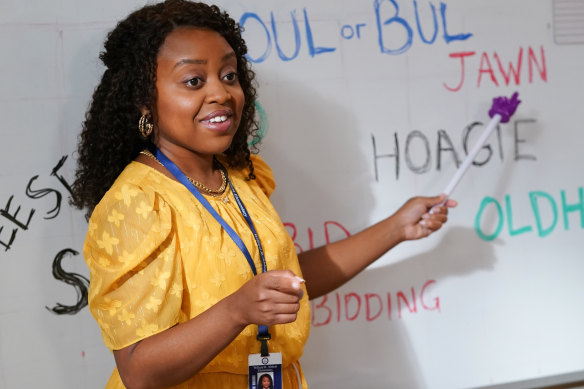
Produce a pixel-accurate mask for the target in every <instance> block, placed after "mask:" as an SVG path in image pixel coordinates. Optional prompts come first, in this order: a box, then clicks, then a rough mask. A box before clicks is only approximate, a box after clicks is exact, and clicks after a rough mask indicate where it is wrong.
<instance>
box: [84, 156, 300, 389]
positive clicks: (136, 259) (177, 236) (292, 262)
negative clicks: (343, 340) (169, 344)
mask: <svg viewBox="0 0 584 389" xmlns="http://www.w3.org/2000/svg"><path fill="white" fill-rule="evenodd" d="M252 160H253V163H254V167H255V171H254V173H255V175H256V177H257V178H256V179H255V180H251V181H246V180H245V178H246V177H247V174H248V171H247V169H243V170H237V169H235V170H234V169H228V174H229V178H230V179H231V181H232V183H233V185H234V186H235V189H236V190H237V193H238V194H239V196H240V198H241V200H242V201H243V203H244V204H245V207H246V208H247V210H248V212H249V214H250V216H251V218H252V220H253V222H254V225H255V228H256V230H257V232H258V235H259V237H260V240H261V242H262V246H263V249H264V253H265V257H266V262H267V267H268V270H278V269H289V270H291V271H293V272H294V273H295V274H297V275H300V276H301V272H300V266H299V264H298V258H297V256H296V250H295V247H294V244H293V242H292V240H291V239H290V236H289V235H288V233H287V231H286V229H285V227H284V226H283V224H282V222H281V221H280V218H279V217H278V215H277V213H276V211H275V210H274V208H273V206H272V204H271V203H270V201H269V198H268V196H269V195H270V194H271V193H272V192H273V190H274V188H275V183H274V180H273V176H272V172H271V170H270V168H269V167H268V165H267V164H266V163H265V162H264V161H263V160H262V159H261V158H260V157H258V156H252ZM226 193H227V196H228V199H229V200H230V201H229V202H227V203H225V202H223V201H222V200H221V199H219V198H217V197H212V196H207V199H208V200H209V202H210V203H211V205H212V206H213V207H214V208H215V209H216V210H217V212H218V213H219V215H221V217H223V219H224V220H225V221H226V222H227V223H229V225H230V226H231V227H232V228H233V229H234V230H235V231H236V232H237V233H238V235H239V236H240V237H241V239H242V240H243V242H244V243H245V245H246V247H247V248H248V250H249V252H250V254H251V255H252V258H253V259H254V262H255V266H256V269H258V272H261V262H260V259H259V254H258V250H257V246H256V244H255V241H254V240H253V235H252V233H251V231H250V229H249V227H248V225H247V223H246V222H245V219H244V218H243V216H242V215H241V212H240V211H239V208H238V207H237V204H236V203H235V200H234V198H233V194H232V193H231V191H230V190H229V189H228V190H227V192H226ZM83 253H84V256H85V260H86V262H87V265H88V267H89V270H90V277H91V283H90V290H89V309H90V311H91V313H92V314H93V316H94V317H95V319H96V320H97V323H98V324H99V327H100V328H101V332H102V336H103V339H104V343H105V345H106V346H107V347H108V348H109V349H110V350H117V349H121V348H124V347H126V346H128V345H130V344H133V343H136V342H137V341H139V340H141V339H144V338H146V337H148V336H150V335H153V334H156V333H159V332H161V331H164V330H166V329H168V328H170V327H172V326H174V325H176V324H180V323H183V322H185V321H188V320H189V319H191V318H193V317H195V316H197V315H198V314H200V313H202V312H203V311H205V310H206V309H208V308H210V307H211V306H213V305H214V304H215V303H217V302H218V301H219V300H221V299H223V298H224V297H226V296H228V295H230V294H232V293H233V292H235V291H236V290H237V289H239V288H240V287H241V286H242V285H243V284H244V283H245V282H247V281H248V280H250V279H251V278H252V277H253V273H252V271H251V269H250V266H249V264H248V262H247V260H246V259H245V257H244V255H243V254H242V252H241V250H240V249H239V248H238V247H237V245H236V244H235V243H234V242H233V241H232V239H231V238H230V237H229V235H228V234H227V233H226V232H225V231H224V230H223V229H222V228H221V226H220V225H219V223H218V222H217V221H216V220H215V218H214V217H213V216H211V215H210V214H209V212H208V211H207V210H206V209H205V208H204V207H203V206H202V205H201V204H200V203H199V201H198V200H197V199H196V198H195V197H194V196H193V195H192V194H191V193H190V192H189V191H188V190H187V189H186V188H185V187H184V186H183V185H182V184H180V183H179V182H177V181H174V180H171V179H169V178H168V177H166V176H165V175H163V174H161V173H160V172H158V171H157V170H155V169H153V168H151V167H149V166H146V165H144V164H142V163H139V162H132V163H130V164H129V165H128V166H127V167H126V168H125V169H124V171H123V172H122V173H121V175H120V176H119V177H118V179H117V180H116V182H115V183H114V184H113V185H112V187H111V189H110V190H109V191H108V192H107V193H106V194H105V196H104V197H103V199H102V200H101V201H100V203H99V204H98V205H97V207H96V208H95V210H94V212H93V214H92V215H91V219H90V221H89V227H88V232H87V236H86V240H85V245H84V250H83ZM304 292H305V295H304V297H303V299H302V300H301V308H300V311H299V313H298V318H297V320H296V321H295V322H293V323H289V324H284V325H276V326H273V327H270V333H271V335H272V340H271V341H270V342H269V346H270V352H281V353H282V359H283V361H282V365H283V367H282V376H283V387H284V388H291V389H295V388H298V387H299V386H301V387H302V388H306V387H307V386H306V383H305V381H304V378H303V375H302V370H301V368H300V364H299V362H298V360H299V358H300V356H301V355H302V349H303V346H304V343H305V342H306V339H307V338H308V333H309V328H310V318H309V316H310V312H309V304H308V297H307V294H306V290H304ZM256 334H257V326H255V325H250V326H248V327H247V328H245V330H244V331H243V332H241V333H240V334H239V335H238V336H237V338H236V339H235V340H234V341H233V342H232V343H231V344H229V346H227V347H226V348H225V349H224V350H223V351H222V352H221V353H220V354H219V355H217V356H216V357H215V358H214V359H213V360H212V361H211V362H210V363H209V364H208V365H207V366H206V367H205V368H204V369H203V370H201V371H200V372H199V373H198V374H197V375H195V376H194V377H192V378H191V379H190V380H188V381H187V382H185V383H183V384H181V385H179V386H177V388H212V387H215V388H247V387H248V383H247V357H248V355H249V354H252V353H258V352H259V342H258V341H257V340H256V338H255V337H256ZM202 336H205V335H204V334H202ZM299 380H300V383H301V385H299ZM123 387H124V386H123V384H122V382H121V380H120V377H119V374H118V372H117V369H116V370H114V372H113V374H112V376H111V377H110V380H109V382H108V384H107V386H106V388H123Z"/></svg>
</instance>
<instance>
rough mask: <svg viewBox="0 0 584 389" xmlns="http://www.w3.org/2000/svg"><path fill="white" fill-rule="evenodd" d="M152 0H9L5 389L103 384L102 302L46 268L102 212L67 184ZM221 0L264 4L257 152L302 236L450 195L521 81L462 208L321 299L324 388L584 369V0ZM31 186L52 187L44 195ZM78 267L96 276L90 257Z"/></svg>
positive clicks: (2, 129)
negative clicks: (128, 26) (131, 20)
mask: <svg viewBox="0 0 584 389" xmlns="http://www.w3.org/2000/svg"><path fill="white" fill-rule="evenodd" d="M141 4H142V2H138V1H130V0H124V1H113V0H109V1H101V2H89V1H86V0H82V1H72V0H63V1H59V2H52V3H51V4H47V3H46V2H42V1H32V0H31V1H27V2H16V1H7V0H1V1H0V10H2V12H0V47H2V52H3V60H2V62H0V69H1V70H2V71H1V72H0V85H2V88H0V100H1V104H0V113H1V116H0V117H2V119H3V122H2V124H3V125H2V126H0V136H1V137H2V142H3V143H2V144H3V148H2V151H3V152H2V160H1V161H2V168H1V169H0V210H1V209H3V210H4V212H0V228H2V230H0V242H2V243H1V244H2V245H1V246H0V258H1V262H2V266H3V269H2V271H1V272H0V388H16V387H19V388H32V387H38V386H41V385H43V384H44V385H45V386H46V385H47V384H49V385H48V386H50V387H60V388H78V387H84V388H100V387H103V385H104V384H105V382H106V381H107V378H108V377H109V374H110V373H111V370H112V368H113V365H114V363H113V358H112V356H111V355H110V353H109V351H107V350H106V349H105V347H104V346H103V343H102V340H101V338H100V335H99V330H98V328H97V325H96V324H95V323H94V321H93V319H92V318H91V315H90V314H89V312H88V310H87V309H86V308H85V309H83V310H81V312H79V313H77V314H74V315H61V316H58V315H55V314H53V313H51V312H49V311H48V310H47V309H46V308H45V307H54V306H55V305H56V303H61V304H64V305H74V304H75V303H76V301H77V294H76V290H75V289H74V288H73V287H72V286H70V285H67V284H65V283H63V282H60V281H57V280H56V279H55V278H53V276H52V274H51V272H52V265H53V261H54V259H55V257H56V256H57V255H58V253H60V252H62V250H65V249H71V250H75V251H77V252H80V251H81V248H82V244H83V238H84V235H85V230H86V227H87V225H86V222H85V219H84V218H83V215H82V212H80V211H77V210H73V209H72V208H71V207H70V206H69V205H68V204H67V200H66V197H67V194H68V193H67V189H66V186H65V185H64V183H63V181H64V182H69V183H70V182H71V181H72V177H73V172H74V159H75V148H76V142H77V136H78V134H79V132H80V124H81V121H82V120H83V116H84V113H85V110H86V108H87V105H88V103H89V99H90V96H91V93H92V90H93V88H94V87H95V85H96V83H97V82H98V80H99V77H100V72H101V71H102V70H103V69H102V67H101V65H100V64H99V62H98V59H97V56H98V53H99V51H100V50H101V45H102V42H103V39H104V37H105V34H106V33H107V31H109V30H110V29H111V28H113V26H115V23H116V21H117V20H119V19H120V18H123V17H124V16H125V15H127V14H128V13H129V12H130V11H132V10H133V9H135V8H137V7H139V6H140V5H141ZM219 4H221V5H222V6H223V7H224V8H226V9H227V10H228V11H229V12H230V14H231V15H232V16H233V17H234V18H235V19H236V20H240V18H242V17H243V16H246V15H247V16H246V17H245V19H241V20H242V21H243V22H244V23H243V24H244V26H245V28H246V31H245V33H244V36H245V38H246V40H247V42H248V47H249V55H250V58H251V59H252V60H253V61H254V62H255V63H254V69H255V71H256V72H257V76H258V82H259V100H258V103H259V104H260V106H261V108H262V109H263V111H264V112H265V116H266V117H265V120H263V122H262V123H263V128H264V129H265V136H264V139H263V145H262V148H261V150H262V151H261V154H262V156H263V157H264V158H265V159H266V160H267V161H268V163H269V164H270V165H271V167H272V168H273V170H274V173H275V176H276V180H277V185H278V186H277V189H276V192H275V194H274V196H273V202H274V204H275V206H276V208H277V209H278V211H279V212H280V215H281V218H282V220H283V221H284V222H285V223H287V227H288V229H289V231H290V233H291V234H292V235H294V239H295V242H296V243H297V247H298V249H299V250H307V249H309V248H310V247H314V246H318V245H322V244H324V243H326V242H327V240H328V241H332V240H336V239H340V238H343V237H344V236H346V235H347V233H349V234H353V233H356V232H357V231H359V230H361V229H362V228H364V227H366V226H368V225H370V224H371V223H373V222H376V221H379V220H381V219H383V218H384V217H386V216H388V215H390V214H391V213H392V212H394V211H395V210H396V209H397V208H398V207H399V206H400V205H401V204H402V203H403V202H404V201H405V200H406V199H407V198H409V197H411V196H414V195H418V194H420V195H434V194H437V193H439V192H440V191H441V190H443V189H444V187H445V186H446V184H447V183H448V181H449V180H450V178H451V177H452V175H453V174H454V172H455V171H456V168H457V161H458V163H460V162H461V161H462V160H463V159H464V156H465V149H464V139H465V138H464V137H465V129H467V128H471V130H470V132H469V136H468V138H467V145H468V149H470V145H472V141H473V140H476V139H477V138H478V135H479V134H480V130H481V129H482V128H483V127H484V125H485V124H486V123H487V122H488V120H489V117H488V115H487V111H488V109H489V107H490V105H491V100H492V98H493V97H496V96H510V95H511V93H513V92H514V91H518V92H519V94H520V99H521V100H522V101H523V102H522V104H521V105H520V106H519V109H518V111H517V113H516V115H515V116H514V117H513V118H512V120H511V122H510V123H508V124H502V125H501V126H500V128H499V130H498V131H496V132H495V133H494V134H493V136H492V137H491V138H490V139H489V141H488V142H487V144H488V146H489V148H490V151H489V150H486V149H485V150H483V151H481V153H479V155H478V156H477V159H476V160H475V161H476V162H477V163H478V164H480V166H472V167H471V169H470V170H469V172H468V173H467V174H466V176H465V177H464V179H463V181H462V183H461V184H460V185H459V186H458V187H457V188H456V190H455V192H454V194H453V198H455V199H457V200H458V201H459V203H460V205H459V206H458V208H456V209H454V210H452V211H451V213H450V220H449V223H448V225H447V226H446V227H445V228H444V229H443V230H442V231H440V232H439V233H437V234H434V235H433V236H431V237H430V238H428V239H425V240H422V241H418V242H408V243H405V244H402V245H400V246H398V247H397V248H395V249H394V250H392V251H391V252H390V253H388V254H386V255H385V256H384V257H383V258H382V259H380V260H379V261H378V262H376V263H375V264H373V265H372V266H371V267H370V268H368V269H367V270H366V271H364V272H363V273H362V274H360V275H358V276H357V277H356V278H355V279H353V280H352V281H350V282H349V283H348V284H346V285H345V286H343V287H342V288H340V289H339V290H337V291H334V292H333V293H331V294H329V295H327V296H326V297H324V298H320V299H316V300H315V301H313V303H312V311H313V318H312V320H313V326H312V330H311V336H310V339H309V342H308V344H307V346H306V349H305V354H304V356H303V358H302V363H303V366H304V369H305V372H306V376H307V379H308V381H309V385H310V386H311V387H323V388H349V387H355V386H359V387H374V386H377V387H399V388H474V387H489V386H493V387H501V386H503V387H514V386H513V385H521V384H517V383H518V382H530V386H531V385H533V386H538V385H539V386H543V385H549V384H553V383H559V382H568V381H576V380H581V379H584V353H583V351H582V350H584V336H582V330H581V329H582V328H583V327H584V304H583V303H582V302H583V301H584V283H582V281H581V275H582V274H583V273H584V261H583V256H582V249H583V248H584V245H583V243H582V238H583V232H584V182H583V180H582V177H583V175H582V168H581V167H582V166H583V165H584V156H583V153H582V145H584V131H582V130H583V127H582V122H583V121H582V102H583V101H584V77H582V69H584V46H583V45H584V37H583V36H582V34H581V32H580V30H579V29H578V28H570V26H569V21H568V22H567V21H566V20H568V19H569V18H568V17H565V15H566V14H567V15H576V14H579V12H580V11H582V12H584V4H583V2H582V1H575V2H568V1H566V0H556V1H539V2H529V5H528V4H527V3H526V2H523V1H518V0H511V1H501V0H496V1H493V0H491V1H486V0H474V1H462V0H452V1H445V2H438V1H401V0H395V1H389V0H385V1H373V0H372V1H365V2H354V1H330V0H329V1H324V0H323V1H318V2H301V1H288V2H266V1H255V0H254V1H245V2H243V1H221V2H220V3H219ZM415 7H417V11H418V13H417V15H418V20H419V21H417V19H416V8H415ZM567 7H568V8H567ZM569 7H575V8H569ZM432 9H434V12H433V11H432ZM433 15H435V16H436V24H434V21H433V20H434V19H433ZM562 15H564V16H562ZM272 19H273V21H274V23H273V24H274V27H272ZM386 22H387V23H386ZM295 23H296V26H297V30H296V32H295V29H294V28H295V27H294V26H295ZM567 23H568V24H567ZM576 23H579V22H578V21H576ZM576 25H578V24H576ZM566 26H568V27H566ZM274 28H275V29H276V33H277V40H276V38H275V37H274V30H273V29H274ZM434 31H436V36H435V37H433V33H434ZM296 36H297V37H298V42H299V46H297V45H296ZM278 49H279V50H280V53H279V51H278ZM296 49H298V50H297V53H296ZM463 63H464V75H463V74H462V64H463ZM510 66H512V67H513V69H514V70H510ZM513 71H515V73H516V74H513ZM64 156H66V157H67V159H66V160H65V161H64V163H63V164H62V166H61V167H60V168H59V169H58V171H57V172H56V173H55V174H53V175H52V174H51V173H52V172H53V170H54V168H55V167H56V166H57V164H58V163H59V161H60V160H61V158H62V157H64ZM35 176H38V177H37V178H36V179H34V180H32V179H33V177H35ZM59 178H60V179H59ZM31 180H32V181H31ZM27 186H28V187H29V188H30V189H31V190H36V191H40V190H41V189H46V191H45V192H42V193H44V195H43V196H42V197H38V198H32V197H31V196H29V195H27V190H26V188H27ZM37 193H41V192H37ZM57 193H59V194H60V196H61V199H60V203H59V201H58V200H59V195H57ZM29 194H30V192H29ZM57 205H59V206H60V208H58V209H57V208H55V207H56V206H57ZM18 207H20V208H18ZM17 209H18V213H16V210H17ZM33 210H34V212H32V211H33ZM15 220H16V221H15ZM27 221H28V222H27ZM7 245H8V246H9V248H8V249H7V248H6V246H7ZM62 263H63V268H64V269H65V270H66V271H68V272H71V273H78V274H81V275H87V274H88V271H87V269H86V267H85V264H84V262H83V259H82V257H81V255H74V254H73V253H72V252H67V253H66V254H64V256H63V262H62ZM515 387H520V386H515Z"/></svg>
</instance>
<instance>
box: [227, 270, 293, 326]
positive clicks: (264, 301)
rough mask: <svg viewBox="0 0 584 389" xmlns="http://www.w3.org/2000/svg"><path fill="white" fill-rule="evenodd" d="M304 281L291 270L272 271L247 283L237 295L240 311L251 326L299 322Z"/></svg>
mask: <svg viewBox="0 0 584 389" xmlns="http://www.w3.org/2000/svg"><path fill="white" fill-rule="evenodd" d="M303 282H304V280H303V279H302V278H300V277H297V276H296V275H295V274H294V273H292V272H291V271H288V270H272V271H268V272H266V273H262V274H260V275H258V276H256V277H254V278H253V279H252V280H250V281H248V282H247V283H246V284H245V285H244V286H243V287H242V288H241V289H240V290H239V293H238V296H239V297H241V298H240V299H239V306H238V307H237V308H238V309H241V310H243V312H244V316H245V317H246V318H247V319H246V321H247V323H248V324H262V325H267V326H270V325H274V324H284V323H290V322H292V321H294V320H296V314H297V313H298V310H299V309H300V300H301V299H302V297H303V295H304V291H303V289H302V286H301V284H302V283H303Z"/></svg>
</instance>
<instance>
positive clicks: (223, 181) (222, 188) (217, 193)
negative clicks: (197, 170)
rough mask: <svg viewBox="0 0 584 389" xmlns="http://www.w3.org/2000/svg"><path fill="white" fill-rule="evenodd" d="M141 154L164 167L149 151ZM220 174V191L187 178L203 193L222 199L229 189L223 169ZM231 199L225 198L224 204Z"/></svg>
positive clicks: (143, 151)
mask: <svg viewBox="0 0 584 389" xmlns="http://www.w3.org/2000/svg"><path fill="white" fill-rule="evenodd" d="M140 154H142V155H145V156H147V157H148V158H151V159H153V160H155V161H156V162H158V164H159V165H160V166H162V167H164V165H163V164H162V162H160V161H159V160H158V158H156V156H155V155H154V154H152V153H151V152H150V151H149V150H142V151H140ZM219 173H221V186H220V187H219V189H211V188H209V187H208V186H206V185H205V184H203V183H201V182H199V181H197V180H194V179H192V178H191V177H187V179H188V180H189V181H190V182H191V183H192V184H193V185H194V186H196V187H197V188H198V189H201V190H202V191H203V192H205V193H206V194H209V195H211V196H215V197H221V195H222V194H223V193H225V189H227V177H226V176H225V172H224V171H223V169H219ZM228 201H229V199H228V198H227V197H225V198H223V202H225V203H226V202H228Z"/></svg>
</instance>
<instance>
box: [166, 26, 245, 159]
mask: <svg viewBox="0 0 584 389" xmlns="http://www.w3.org/2000/svg"><path fill="white" fill-rule="evenodd" d="M156 93H157V96H156V110H155V112H154V120H155V123H156V124H157V126H156V131H157V132H156V138H155V143H156V145H157V146H158V147H159V148H160V149H161V150H162V152H164V153H165V154H166V155H167V156H169V157H171V159H173V160H176V161H175V162H177V163H178V162H179V161H180V160H182V159H185V158H187V159H188V158H191V159H192V157H193V156H195V157H197V158H203V159H206V160H208V159H209V158H210V157H211V156H213V155H214V154H218V153H221V152H223V151H225V150H226V149H227V148H228V147H229V145H230V144H231V141H232V139H233V136H234V135H235V132H236V131H237V128H238V127H239V122H240V120H241V113H242V110H243V105H244V95H243V90H242V89H241V86H240V84H239V80H238V77H237V59H236V57H235V53H234V51H233V49H232V48H231V46H229V44H228V43H227V41H226V40H225V39H224V38H223V37H222V36H221V35H220V34H219V33H217V32H215V31H211V30H203V29H196V28H190V27H182V28H178V29H176V30H174V31H172V32H171V33H170V34H169V35H168V36H167V37H166V39H165V41H164V43H163V45H162V46H161V47H160V50H159V53H158V60H157V71H156Z"/></svg>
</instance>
